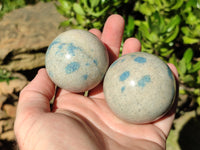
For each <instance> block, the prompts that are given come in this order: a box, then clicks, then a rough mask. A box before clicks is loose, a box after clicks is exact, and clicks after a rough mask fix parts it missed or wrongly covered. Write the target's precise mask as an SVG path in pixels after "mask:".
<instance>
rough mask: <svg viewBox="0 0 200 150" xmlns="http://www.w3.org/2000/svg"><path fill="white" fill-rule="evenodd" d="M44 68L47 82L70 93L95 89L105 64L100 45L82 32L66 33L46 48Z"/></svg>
mask: <svg viewBox="0 0 200 150" xmlns="http://www.w3.org/2000/svg"><path fill="white" fill-rule="evenodd" d="M45 65H46V69H47V73H48V75H49V76H50V78H51V80H52V81H53V82H54V83H55V84H56V85H58V86H59V87H60V88H63V89H66V90H68V91H71V92H84V91H87V90H90V89H92V88H94V87H95V86H97V85H98V84H99V83H100V82H101V81H102V79H103V77H104V74H105V72H106V70H107V68H108V65H109V59H108V53H107V50H106V48H105V46H104V44H103V43H102V42H101V41H100V40H99V39H98V38H97V37H96V36H95V35H93V34H92V33H90V32H88V31H85V30H68V31H66V32H63V33H61V34H60V35H59V36H58V37H56V38H55V39H54V40H53V42H52V43H51V44H50V45H49V47H48V50H47V52H46V58H45Z"/></svg>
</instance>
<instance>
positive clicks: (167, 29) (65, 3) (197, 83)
mask: <svg viewBox="0 0 200 150" xmlns="http://www.w3.org/2000/svg"><path fill="white" fill-rule="evenodd" d="M39 1H44V2H47V1H53V0H2V1H1V4H0V10H1V12H0V17H1V16H3V14H5V13H6V12H9V11H11V10H13V9H16V8H19V7H23V6H25V5H27V4H34V3H37V2H39ZM55 5H56V7H57V10H58V11H59V12H60V13H61V14H62V15H63V16H65V17H66V18H68V19H66V21H64V22H62V23H61V24H60V26H61V27H62V26H71V27H73V28H81V29H90V28H98V29H102V28H103V25H104V22H105V20H106V19H107V17H108V16H109V15H111V14H116V13H117V14H120V15H122V16H123V17H124V19H125V31H124V38H123V41H124V40H125V39H127V38H128V37H137V38H138V39H139V40H140V41H141V43H142V51H144V52H148V53H152V54H155V55H157V56H159V57H160V58H161V59H163V60H164V61H165V62H169V63H173V64H174V65H175V66H176V67H177V70H178V73H179V78H180V90H179V94H180V95H188V96H189V97H190V98H191V99H192V101H193V104H194V105H197V106H200V88H199V87H200V13H199V12H200V0H136V1H132V0H57V1H55ZM122 46H123V43H122ZM180 100H181V99H180Z"/></svg>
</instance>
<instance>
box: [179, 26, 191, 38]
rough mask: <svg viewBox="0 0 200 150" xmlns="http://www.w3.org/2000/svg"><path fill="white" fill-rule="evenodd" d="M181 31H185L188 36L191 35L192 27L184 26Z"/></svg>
mask: <svg viewBox="0 0 200 150" xmlns="http://www.w3.org/2000/svg"><path fill="white" fill-rule="evenodd" d="M181 31H182V32H183V34H185V35H186V36H189V35H190V29H189V27H182V28H181Z"/></svg>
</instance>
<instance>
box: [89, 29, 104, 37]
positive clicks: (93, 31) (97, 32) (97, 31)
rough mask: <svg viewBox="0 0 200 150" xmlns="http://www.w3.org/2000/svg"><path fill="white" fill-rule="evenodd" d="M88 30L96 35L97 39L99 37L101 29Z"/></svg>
mask: <svg viewBox="0 0 200 150" xmlns="http://www.w3.org/2000/svg"><path fill="white" fill-rule="evenodd" d="M89 32H91V33H92V34H94V35H96V36H97V37H98V38H99V39H101V31H100V30H98V29H90V30H89Z"/></svg>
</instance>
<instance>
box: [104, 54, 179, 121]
mask: <svg viewBox="0 0 200 150" xmlns="http://www.w3.org/2000/svg"><path fill="white" fill-rule="evenodd" d="M103 84H104V85H103V88H104V94H105V99H106V101H107V103H108V106H109V107H110V108H111V110H112V111H113V112H114V114H116V116H118V117H119V118H120V119H122V120H125V121H127V122H131V123H148V122H152V121H155V120H157V119H159V118H160V117H162V116H163V115H165V114H166V113H167V112H168V110H169V109H170V108H171V107H172V105H173V103H174V99H175V95H176V82H175V78H174V75H173V74H172V72H171V70H170V68H169V67H168V66H167V64H166V63H164V62H163V61H162V60H161V59H160V58H158V57H157V56H154V55H152V54H148V53H144V52H135V53H130V54H127V55H124V56H122V57H120V58H119V59H117V60H116V61H115V62H114V63H113V64H112V65H111V66H110V67H109V69H108V71H107V73H106V75H105V79H104V83H103Z"/></svg>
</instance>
